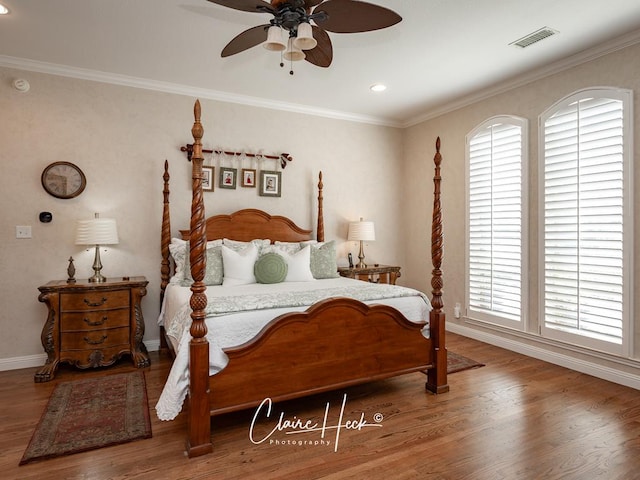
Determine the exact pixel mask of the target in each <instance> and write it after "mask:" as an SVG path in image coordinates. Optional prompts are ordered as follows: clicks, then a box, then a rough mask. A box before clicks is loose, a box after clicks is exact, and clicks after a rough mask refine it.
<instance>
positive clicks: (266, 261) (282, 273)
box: [253, 253, 287, 283]
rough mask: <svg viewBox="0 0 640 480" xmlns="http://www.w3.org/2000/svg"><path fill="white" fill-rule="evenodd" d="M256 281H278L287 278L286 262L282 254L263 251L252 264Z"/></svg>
mask: <svg viewBox="0 0 640 480" xmlns="http://www.w3.org/2000/svg"><path fill="white" fill-rule="evenodd" d="M253 274H254V275H255V276H256V281H257V282H258V283H280V282H283V281H284V279H285V278H287V262H286V261H285V259H284V257H282V255H278V254H277V253H265V254H264V255H262V256H261V257H260V258H259V259H258V261H257V262H256V263H255V265H254V266H253Z"/></svg>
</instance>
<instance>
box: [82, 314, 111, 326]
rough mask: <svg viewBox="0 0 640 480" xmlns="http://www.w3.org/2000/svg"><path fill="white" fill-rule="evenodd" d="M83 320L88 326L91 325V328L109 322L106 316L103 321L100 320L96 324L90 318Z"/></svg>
mask: <svg viewBox="0 0 640 480" xmlns="http://www.w3.org/2000/svg"><path fill="white" fill-rule="evenodd" d="M82 320H84V321H85V323H86V324H87V325H89V326H90V327H97V326H99V325H102V324H103V323H104V322H106V321H107V316H106V315H105V316H104V317H102V319H101V320H98V321H96V322H92V321H91V320H89V319H88V318H83V319H82Z"/></svg>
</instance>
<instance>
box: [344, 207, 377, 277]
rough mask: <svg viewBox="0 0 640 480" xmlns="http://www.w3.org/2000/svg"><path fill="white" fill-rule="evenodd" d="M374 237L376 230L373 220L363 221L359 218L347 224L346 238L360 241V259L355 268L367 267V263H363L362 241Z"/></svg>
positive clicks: (373, 238)
mask: <svg viewBox="0 0 640 480" xmlns="http://www.w3.org/2000/svg"><path fill="white" fill-rule="evenodd" d="M375 239H376V232H375V228H374V225H373V222H365V221H363V220H362V218H360V221H359V222H351V223H350V224H349V234H348V236H347V240H355V241H359V242H360V253H359V254H358V259H359V260H360V261H359V262H358V263H357V265H356V268H367V264H366V263H364V247H363V244H362V242H365V241H372V240H375Z"/></svg>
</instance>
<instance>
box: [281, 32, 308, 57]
mask: <svg viewBox="0 0 640 480" xmlns="http://www.w3.org/2000/svg"><path fill="white" fill-rule="evenodd" d="M282 56H283V57H284V59H285V60H290V61H292V62H299V61H300V60H304V57H306V55H305V54H304V52H303V51H302V50H300V49H299V48H298V47H296V45H295V42H294V41H293V39H292V38H289V44H288V47H287V51H286V52H284V54H283V55H282Z"/></svg>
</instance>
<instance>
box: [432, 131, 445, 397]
mask: <svg viewBox="0 0 640 480" xmlns="http://www.w3.org/2000/svg"><path fill="white" fill-rule="evenodd" d="M433 163H435V174H434V177H433V219H432V221H431V261H432V262H433V272H432V276H431V288H432V289H433V290H432V291H431V293H432V298H431V306H432V310H431V312H430V314H429V330H430V338H431V339H432V342H433V353H434V358H435V368H432V369H430V370H428V371H427V384H426V387H427V390H429V391H430V392H433V393H445V392H448V391H449V385H448V384H447V348H446V345H445V315H444V312H443V311H442V307H443V306H444V304H443V302H442V286H443V282H442V270H440V267H441V265H442V243H443V234H442V205H441V204H440V183H441V181H442V177H441V176H440V164H441V163H442V155H440V137H438V138H437V140H436V154H435V156H434V158H433Z"/></svg>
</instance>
